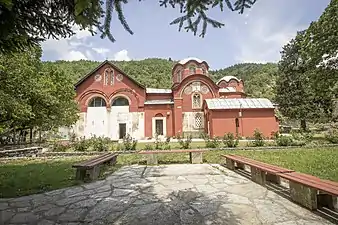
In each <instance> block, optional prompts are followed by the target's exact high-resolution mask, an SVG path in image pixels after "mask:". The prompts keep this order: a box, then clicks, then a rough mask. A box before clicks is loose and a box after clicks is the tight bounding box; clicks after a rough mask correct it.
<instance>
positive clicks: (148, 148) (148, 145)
mask: <svg viewBox="0 0 338 225" xmlns="http://www.w3.org/2000/svg"><path fill="white" fill-rule="evenodd" d="M153 149H154V148H153V145H152V144H145V145H144V148H143V150H153ZM155 149H156V148H155Z"/></svg>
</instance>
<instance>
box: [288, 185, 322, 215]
mask: <svg viewBox="0 0 338 225" xmlns="http://www.w3.org/2000/svg"><path fill="white" fill-rule="evenodd" d="M289 186H290V195H291V199H292V200H293V201H294V202H297V203H299V204H300V205H302V206H304V207H306V208H308V209H310V210H316V209H317V190H315V189H313V188H310V187H307V186H304V185H302V184H299V183H296V182H293V181H289Z"/></svg>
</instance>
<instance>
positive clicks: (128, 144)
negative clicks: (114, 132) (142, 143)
mask: <svg viewBox="0 0 338 225" xmlns="http://www.w3.org/2000/svg"><path fill="white" fill-rule="evenodd" d="M136 145H137V140H136V139H133V138H132V136H130V134H127V135H126V136H124V138H123V147H124V150H125V151H132V150H136Z"/></svg>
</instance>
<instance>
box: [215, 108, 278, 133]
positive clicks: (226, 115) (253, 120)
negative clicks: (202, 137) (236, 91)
mask: <svg viewBox="0 0 338 225" xmlns="http://www.w3.org/2000/svg"><path fill="white" fill-rule="evenodd" d="M236 118H238V119H239V128H238V132H239V135H241V136H244V137H252V136H253V134H254V130H255V129H256V128H258V129H259V130H260V131H261V132H262V133H263V135H264V136H266V137H271V132H272V131H278V122H277V121H276V118H275V114H274V110H273V109H243V110H242V118H239V110H217V111H216V110H214V111H212V112H211V117H210V126H211V135H212V136H223V135H224V134H225V133H228V132H231V133H234V134H235V133H236V124H235V119H236Z"/></svg>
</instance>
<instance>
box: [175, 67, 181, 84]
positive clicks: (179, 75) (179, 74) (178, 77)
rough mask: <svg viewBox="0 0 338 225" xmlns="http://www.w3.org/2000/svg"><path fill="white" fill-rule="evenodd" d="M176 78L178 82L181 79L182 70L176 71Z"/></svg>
mask: <svg viewBox="0 0 338 225" xmlns="http://www.w3.org/2000/svg"><path fill="white" fill-rule="evenodd" d="M176 80H177V82H178V83H180V82H181V81H182V70H179V71H177V74H176Z"/></svg>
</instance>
